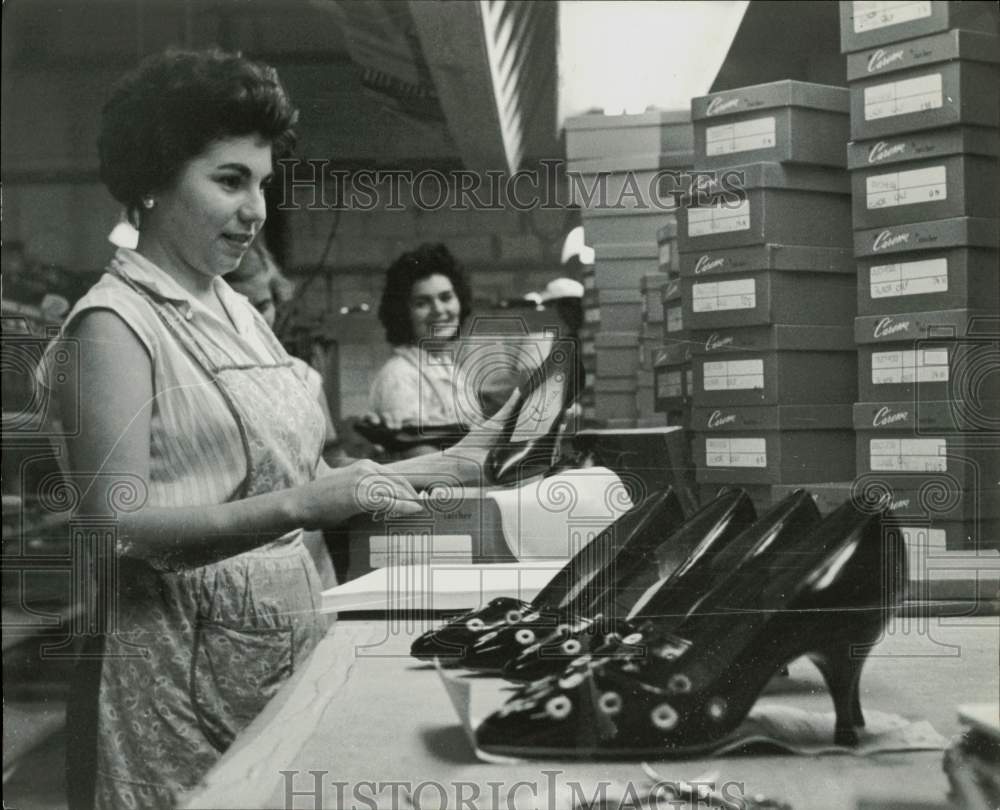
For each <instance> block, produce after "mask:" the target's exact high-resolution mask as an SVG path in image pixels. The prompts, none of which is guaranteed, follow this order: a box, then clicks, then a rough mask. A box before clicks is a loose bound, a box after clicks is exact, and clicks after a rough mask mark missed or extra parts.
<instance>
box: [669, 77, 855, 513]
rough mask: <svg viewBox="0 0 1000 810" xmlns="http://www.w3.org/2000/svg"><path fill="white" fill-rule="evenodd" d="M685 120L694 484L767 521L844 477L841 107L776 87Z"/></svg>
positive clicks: (725, 99)
mask: <svg viewBox="0 0 1000 810" xmlns="http://www.w3.org/2000/svg"><path fill="white" fill-rule="evenodd" d="M692 118H693V119H694V127H695V172H694V174H695V178H694V181H693V187H692V192H691V197H690V202H689V205H688V206H687V207H685V208H684V209H682V210H681V211H679V212H678V224H677V226H678V236H677V238H678V247H679V248H680V304H681V317H682V319H683V326H684V329H685V330H686V331H688V334H689V345H690V350H691V366H692V371H693V374H692V378H691V384H692V388H691V391H690V396H691V404H692V409H691V416H690V426H691V431H692V433H693V436H694V441H693V454H694V461H695V465H696V476H697V479H698V481H699V482H700V483H701V484H702V485H703V487H704V489H705V490H707V491H714V490H715V489H716V488H717V487H718V485H720V484H739V485H742V486H745V487H747V488H748V490H749V491H750V492H751V494H752V496H753V497H754V498H755V500H756V501H757V502H758V504H759V505H760V506H761V507H762V508H763V507H766V506H769V505H770V504H771V503H772V502H773V501H774V498H775V487H778V486H782V485H785V486H787V485H796V484H798V485H809V484H811V483H813V482H817V481H828V480H830V477H831V475H834V476H842V477H845V478H849V477H850V476H851V475H852V474H853V472H854V466H855V460H854V442H853V431H852V425H851V404H852V403H853V402H854V401H855V395H856V386H855V375H856V355H855V350H854V345H853V335H852V330H851V326H852V320H853V317H854V305H855V304H854V297H855V279H854V267H853V264H852V256H851V219H850V216H851V211H850V186H849V178H848V175H847V172H846V171H845V168H844V165H845V144H846V142H847V135H848V94H847V90H846V89H844V88H840V87H829V86H826V85H817V84H809V83H805V82H797V81H780V82H774V83H770V84H763V85H756V86H753V87H746V88H742V89H738V90H732V91H727V92H723V93H715V94H712V95H709V96H705V97H702V98H696V99H694V100H693V102H692ZM702 173H704V175H703V174H702ZM706 494H707V493H706Z"/></svg>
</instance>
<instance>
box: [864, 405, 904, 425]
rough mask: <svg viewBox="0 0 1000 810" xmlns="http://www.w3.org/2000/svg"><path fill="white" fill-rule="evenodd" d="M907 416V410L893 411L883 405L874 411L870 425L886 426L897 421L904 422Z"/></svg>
mask: <svg viewBox="0 0 1000 810" xmlns="http://www.w3.org/2000/svg"><path fill="white" fill-rule="evenodd" d="M909 418H910V412H909V411H894V410H892V408H889V407H885V406H883V407H881V408H879V409H878V410H877V411H876V412H875V417H874V418H873V419H872V427H888V426H889V425H895V424H898V423H899V422H906V421H907V420H908V419H909Z"/></svg>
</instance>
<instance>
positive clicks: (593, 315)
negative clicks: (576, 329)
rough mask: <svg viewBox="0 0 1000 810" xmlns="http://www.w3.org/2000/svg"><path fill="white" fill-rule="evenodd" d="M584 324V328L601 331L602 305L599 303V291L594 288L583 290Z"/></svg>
mask: <svg viewBox="0 0 1000 810" xmlns="http://www.w3.org/2000/svg"><path fill="white" fill-rule="evenodd" d="M582 300H583V323H584V326H586V327H589V328H592V329H594V330H595V331H596V330H598V329H600V326H601V305H600V304H599V303H598V301H597V290H596V289H595V288H593V287H591V288H587V287H584V289H583V299H582Z"/></svg>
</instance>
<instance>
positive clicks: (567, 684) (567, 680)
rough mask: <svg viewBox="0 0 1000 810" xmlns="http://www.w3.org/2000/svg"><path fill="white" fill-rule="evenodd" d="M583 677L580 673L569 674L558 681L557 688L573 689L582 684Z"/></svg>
mask: <svg viewBox="0 0 1000 810" xmlns="http://www.w3.org/2000/svg"><path fill="white" fill-rule="evenodd" d="M583 677H584V676H583V673H582V672H571V673H570V674H569V675H564V676H563V677H561V678H560V679H559V687H560V688H561V689H574V688H576V687H577V686H579V685H580V684H581V683H583Z"/></svg>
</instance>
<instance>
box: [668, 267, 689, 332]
mask: <svg viewBox="0 0 1000 810" xmlns="http://www.w3.org/2000/svg"><path fill="white" fill-rule="evenodd" d="M661 305H662V307H663V334H664V337H668V338H676V337H677V336H679V335H680V334H681V333H682V332H684V331H685V329H687V328H689V326H688V324H687V323H686V320H685V317H684V302H683V299H682V298H681V282H680V279H679V278H673V279H671V280H670V281H669V282H667V285H666V286H665V287H664V288H663V293H662V296H661Z"/></svg>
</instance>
